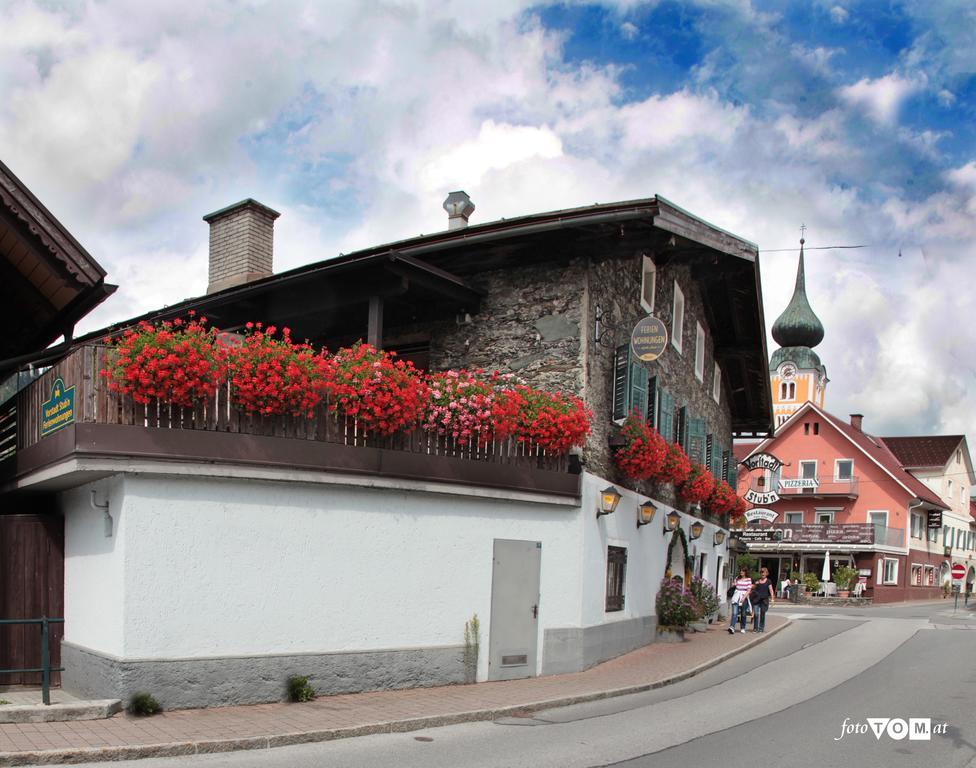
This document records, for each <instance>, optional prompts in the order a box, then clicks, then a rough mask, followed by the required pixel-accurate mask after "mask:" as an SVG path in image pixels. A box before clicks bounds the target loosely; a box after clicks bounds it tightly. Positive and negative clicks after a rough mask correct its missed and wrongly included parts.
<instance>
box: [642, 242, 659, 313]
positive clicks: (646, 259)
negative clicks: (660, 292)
mask: <svg viewBox="0 0 976 768" xmlns="http://www.w3.org/2000/svg"><path fill="white" fill-rule="evenodd" d="M648 281H650V284H651V300H650V301H647V300H646V296H647V283H648ZM656 298H657V265H656V264H655V263H654V260H653V259H652V258H651V257H650V256H648V255H647V254H646V253H645V254H644V255H643V256H641V292H640V304H641V307H643V308H644V311H645V312H647V314H649V315H652V314H654V300H655V299H656Z"/></svg>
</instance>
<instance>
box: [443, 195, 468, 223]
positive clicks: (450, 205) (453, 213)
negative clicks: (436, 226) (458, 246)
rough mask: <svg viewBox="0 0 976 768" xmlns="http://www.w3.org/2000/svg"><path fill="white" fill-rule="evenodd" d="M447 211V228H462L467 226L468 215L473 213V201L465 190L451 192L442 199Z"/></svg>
mask: <svg viewBox="0 0 976 768" xmlns="http://www.w3.org/2000/svg"><path fill="white" fill-rule="evenodd" d="M444 210H445V211H447V228H448V229H449V230H450V229H464V228H465V227H466V226H468V217H469V216H470V215H471V214H472V213H474V203H472V202H471V198H470V197H468V193H467V192H461V191H458V192H451V193H450V194H449V195H448V196H447V200H445V201H444Z"/></svg>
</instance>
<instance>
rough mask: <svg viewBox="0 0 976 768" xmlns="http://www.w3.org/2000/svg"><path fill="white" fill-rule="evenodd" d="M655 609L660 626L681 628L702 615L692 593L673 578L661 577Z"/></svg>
mask: <svg viewBox="0 0 976 768" xmlns="http://www.w3.org/2000/svg"><path fill="white" fill-rule="evenodd" d="M655 610H656V612H657V625H658V627H661V628H665V627H669V628H673V629H683V628H685V627H687V626H688V625H689V624H690V623H691V622H693V621H695V620H696V619H698V618H699V617H700V616H701V615H702V614H701V608H700V607H699V605H698V603H697V602H696V601H695V597H694V595H692V593H691V592H690V591H688V590H686V589H684V588H683V587H682V585H681V582H679V581H677V580H675V579H662V581H661V585H660V587H659V588H658V592H657V600H656V601H655Z"/></svg>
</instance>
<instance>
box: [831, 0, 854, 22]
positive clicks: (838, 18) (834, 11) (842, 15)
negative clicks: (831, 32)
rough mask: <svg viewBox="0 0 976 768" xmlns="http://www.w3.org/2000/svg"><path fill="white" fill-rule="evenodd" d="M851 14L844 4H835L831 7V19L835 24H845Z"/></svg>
mask: <svg viewBox="0 0 976 768" xmlns="http://www.w3.org/2000/svg"><path fill="white" fill-rule="evenodd" d="M849 16H850V13H848V11H847V9H846V8H845V7H844V6H842V5H835V6H833V7H832V8H831V9H830V20H831V21H832V22H834V23H835V24H843V23H844V22H846V21H847V19H848V17H849Z"/></svg>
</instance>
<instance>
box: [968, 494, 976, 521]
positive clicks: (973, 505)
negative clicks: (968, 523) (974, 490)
mask: <svg viewBox="0 0 976 768" xmlns="http://www.w3.org/2000/svg"><path fill="white" fill-rule="evenodd" d="M969 514H970V515H971V516H972V518H973V520H976V501H974V500H973V499H970V500H969Z"/></svg>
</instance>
